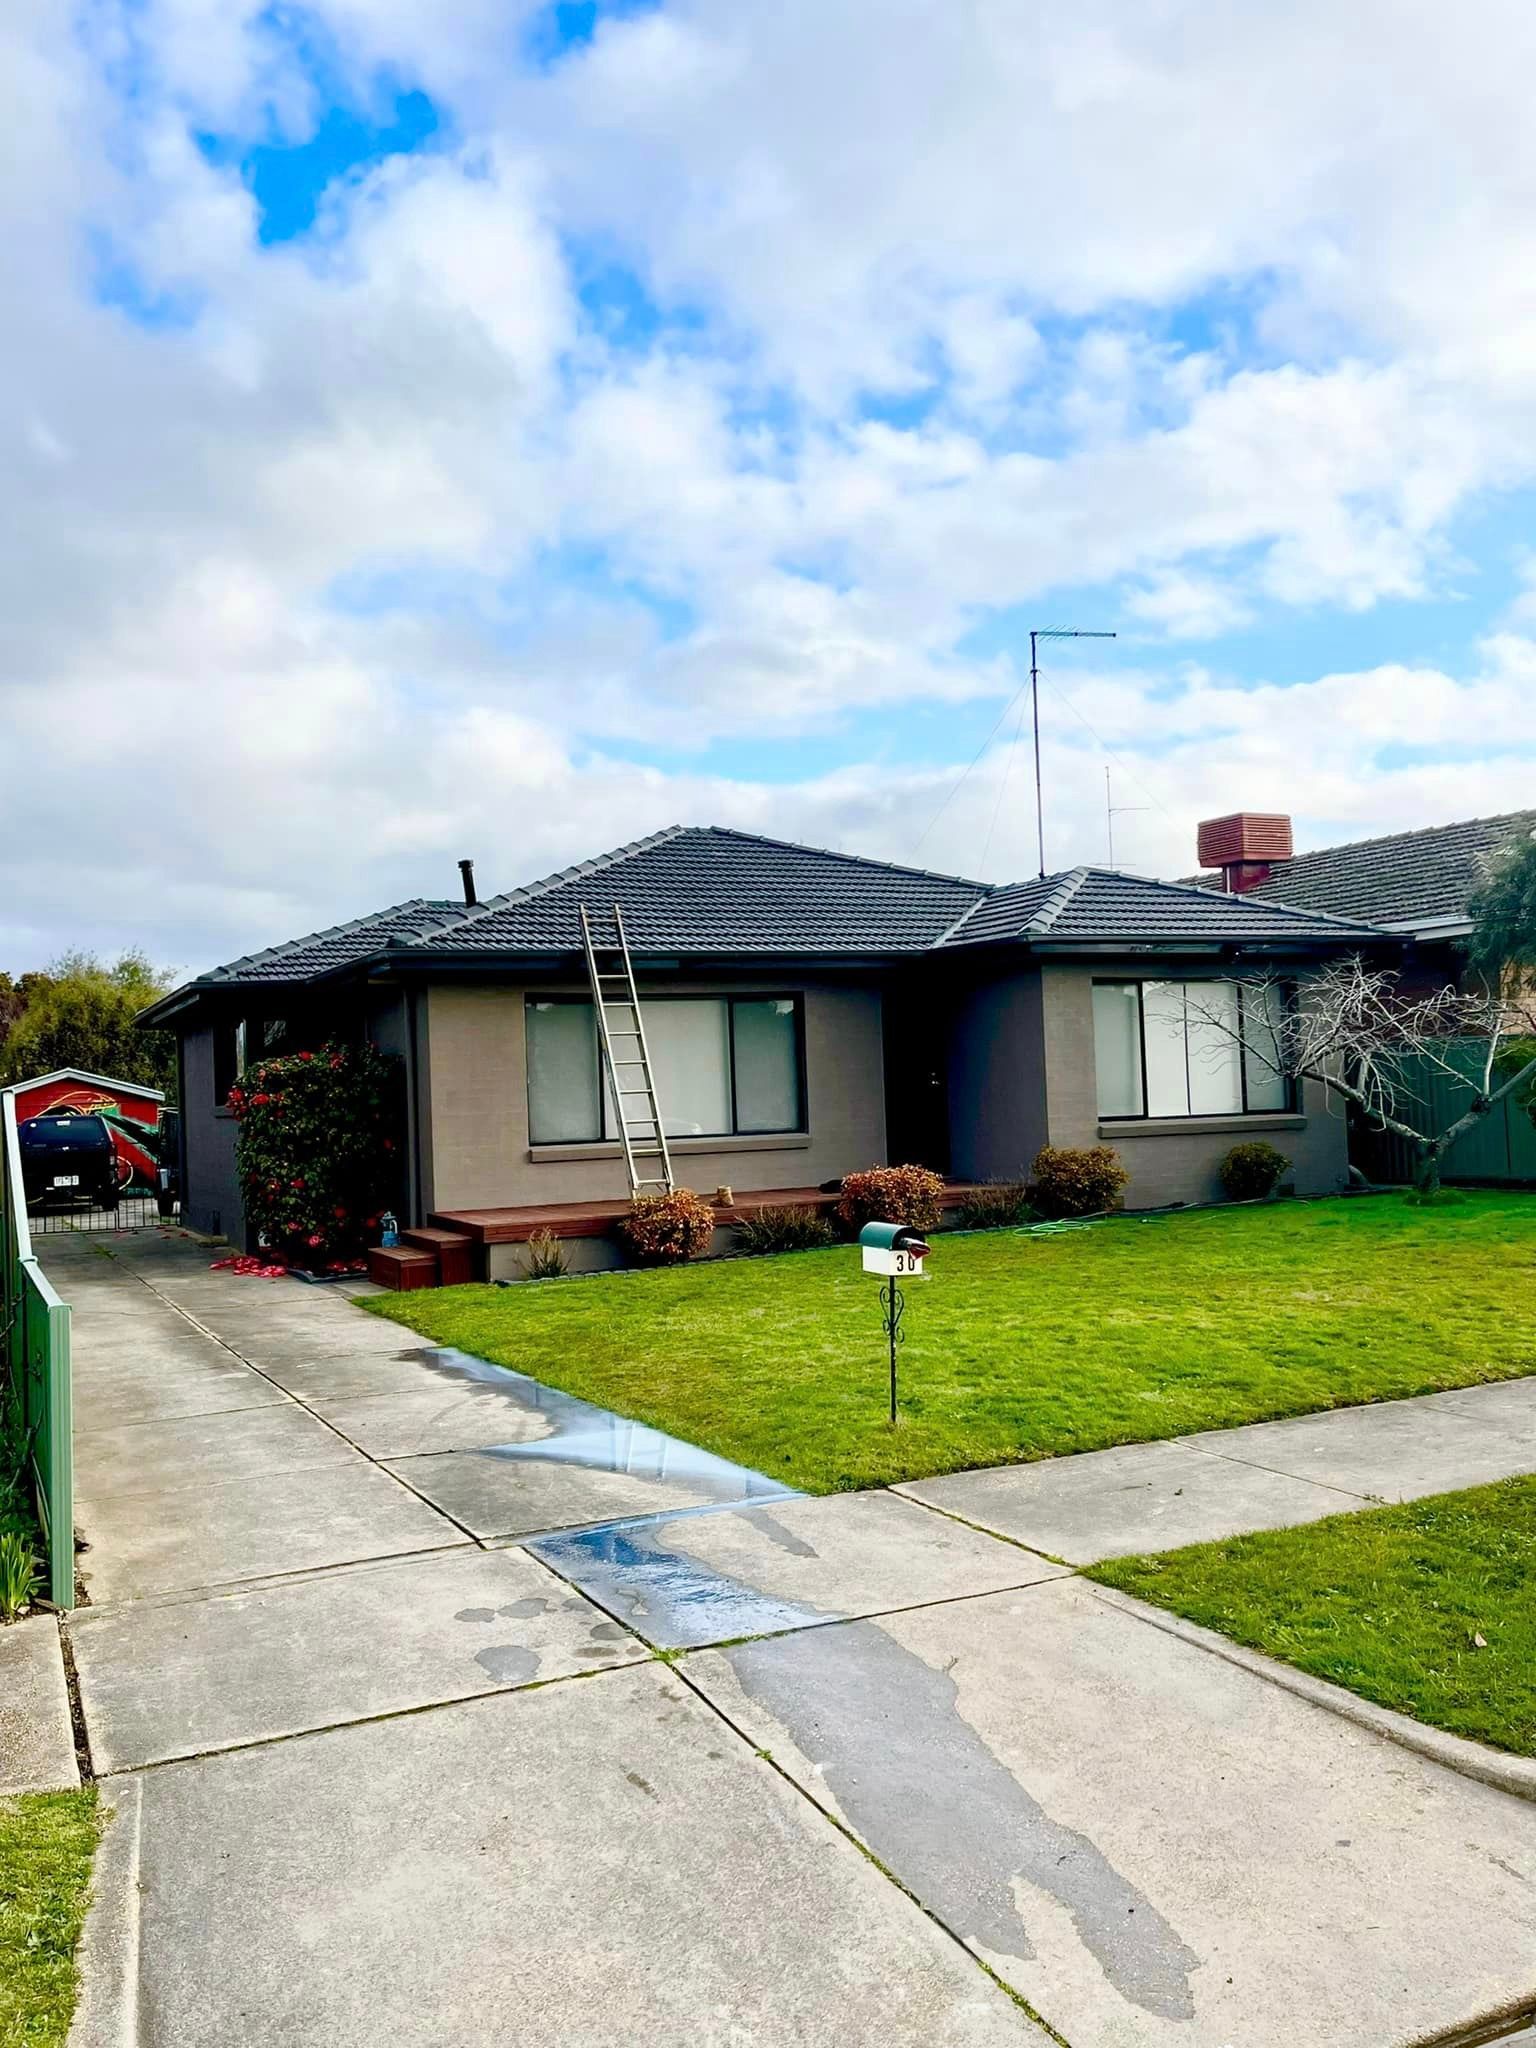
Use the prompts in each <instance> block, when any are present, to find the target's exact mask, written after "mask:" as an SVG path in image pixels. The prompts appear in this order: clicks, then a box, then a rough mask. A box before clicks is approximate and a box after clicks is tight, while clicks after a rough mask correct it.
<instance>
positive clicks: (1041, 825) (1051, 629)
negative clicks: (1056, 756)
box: [1029, 626, 1115, 880]
mask: <svg viewBox="0 0 1536 2048" xmlns="http://www.w3.org/2000/svg"><path fill="white" fill-rule="evenodd" d="M1114 638H1115V635H1114V634H1113V633H1101V632H1093V631H1092V630H1080V629H1079V628H1077V627H1076V626H1032V627H1031V628H1030V634H1029V696H1030V702H1031V704H1032V705H1033V707H1034V715H1035V824H1036V827H1037V829H1038V832H1039V839H1040V875H1041V879H1042V880H1043V879H1044V877H1045V789H1044V785H1043V784H1042V782H1041V779H1040V657H1039V650H1038V648H1037V646H1036V642H1037V641H1040V640H1113V639H1114Z"/></svg>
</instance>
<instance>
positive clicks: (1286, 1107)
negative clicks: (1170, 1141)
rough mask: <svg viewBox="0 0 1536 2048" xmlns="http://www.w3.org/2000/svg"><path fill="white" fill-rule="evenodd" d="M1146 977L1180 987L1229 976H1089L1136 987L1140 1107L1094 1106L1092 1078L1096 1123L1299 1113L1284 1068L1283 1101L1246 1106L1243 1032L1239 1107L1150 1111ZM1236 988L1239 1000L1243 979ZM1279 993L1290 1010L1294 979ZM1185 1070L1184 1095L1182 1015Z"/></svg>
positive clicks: (1100, 982)
mask: <svg viewBox="0 0 1536 2048" xmlns="http://www.w3.org/2000/svg"><path fill="white" fill-rule="evenodd" d="M1149 981H1154V982H1162V983H1164V984H1165V985H1169V984H1176V985H1177V986H1178V987H1179V988H1184V989H1189V988H1200V987H1202V986H1204V987H1212V986H1215V985H1217V984H1219V983H1221V982H1223V981H1227V982H1230V981H1231V977H1230V976H1226V975H1218V974H1198V975H1189V974H1148V975H1134V974H1096V975H1094V977H1093V986H1094V987H1095V988H1101V987H1102V988H1134V989H1135V991H1136V1034H1137V1073H1138V1078H1139V1079H1140V1082H1141V1108H1140V1110H1139V1111H1134V1110H1110V1111H1105V1110H1102V1109H1099V1107H1098V1102H1097V1079H1095V1102H1094V1108H1095V1112H1096V1114H1097V1116H1098V1119H1099V1121H1100V1122H1101V1123H1116V1124H1168V1123H1220V1122H1222V1121H1224V1120H1230V1119H1231V1118H1233V1117H1250V1116H1252V1117H1262V1116H1296V1115H1297V1114H1299V1103H1300V1095H1299V1092H1298V1088H1297V1083H1296V1077H1295V1076H1294V1075H1293V1074H1283V1075H1282V1076H1281V1077H1280V1078H1281V1079H1282V1081H1283V1082H1284V1084H1285V1101H1284V1103H1283V1104H1282V1105H1281V1106H1280V1107H1279V1108H1278V1109H1276V1108H1265V1109H1252V1108H1250V1107H1249V1103H1248V1044H1247V1039H1246V1037H1245V1038H1242V1039H1240V1040H1239V1044H1238V1061H1237V1072H1238V1080H1239V1083H1240V1085H1241V1089H1242V1097H1243V1100H1242V1107H1241V1108H1240V1109H1217V1110H1189V1109H1176V1110H1167V1111H1160V1112H1159V1113H1157V1114H1156V1115H1154V1114H1153V1112H1152V1111H1151V1110H1150V1109H1148V1107H1147V1008H1146V987H1147V983H1148V982H1149ZM1238 988H1239V997H1238V1000H1239V1002H1240V1003H1241V1002H1242V1000H1243V997H1244V995H1245V994H1246V990H1245V989H1244V988H1243V985H1242V984H1241V983H1239V984H1238ZM1280 997H1281V1001H1282V1003H1283V1004H1284V1005H1285V1008H1286V1009H1287V1010H1288V1011H1289V1010H1291V1009H1293V1008H1294V1006H1295V1003H1296V984H1295V982H1293V981H1282V982H1281V983H1280ZM1094 1028H1095V1031H1097V1028H1098V1027H1097V1023H1095V1026H1094ZM1184 1073H1185V1092H1186V1095H1187V1093H1188V1082H1189V1026H1188V1021H1187V1018H1186V1022H1185V1030H1184Z"/></svg>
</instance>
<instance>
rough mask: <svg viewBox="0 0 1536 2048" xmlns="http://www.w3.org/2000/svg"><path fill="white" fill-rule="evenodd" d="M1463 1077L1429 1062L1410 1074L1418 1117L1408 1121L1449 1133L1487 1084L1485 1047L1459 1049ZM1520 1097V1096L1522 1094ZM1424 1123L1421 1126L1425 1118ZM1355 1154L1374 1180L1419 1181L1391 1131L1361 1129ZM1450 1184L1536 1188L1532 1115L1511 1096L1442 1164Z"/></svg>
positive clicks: (1472, 1043)
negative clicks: (1480, 1183) (1484, 1068)
mask: <svg viewBox="0 0 1536 2048" xmlns="http://www.w3.org/2000/svg"><path fill="white" fill-rule="evenodd" d="M1453 1057H1454V1059H1455V1063H1456V1065H1457V1066H1458V1068H1459V1069H1460V1070H1461V1071H1460V1073H1459V1074H1456V1075H1451V1074H1446V1073H1443V1072H1442V1071H1441V1070H1440V1068H1439V1067H1437V1066H1435V1065H1433V1064H1431V1062H1429V1061H1428V1060H1421V1061H1419V1062H1418V1063H1417V1072H1416V1073H1410V1075H1409V1089H1410V1091H1411V1093H1412V1095H1413V1097H1414V1114H1413V1116H1411V1117H1409V1118H1405V1121H1406V1122H1413V1123H1416V1124H1417V1126H1418V1128H1419V1129H1420V1130H1424V1131H1443V1130H1444V1129H1445V1128H1446V1126H1447V1125H1448V1124H1452V1123H1454V1122H1455V1121H1456V1119H1457V1117H1459V1116H1460V1115H1461V1114H1462V1112H1463V1111H1464V1110H1465V1109H1466V1108H1467V1106H1468V1104H1469V1103H1470V1102H1471V1101H1472V1099H1473V1097H1474V1096H1475V1095H1476V1093H1477V1090H1478V1087H1479V1085H1480V1083H1481V1081H1482V1075H1483V1058H1484V1048H1483V1047H1482V1046H1481V1045H1479V1044H1478V1043H1477V1041H1476V1040H1473V1039H1469V1040H1467V1042H1466V1043H1465V1044H1464V1045H1459V1046H1457V1047H1456V1048H1455V1050H1454V1054H1453ZM1516 1092H1517V1093H1518V1092H1519V1091H1516ZM1421 1118H1422V1119H1423V1121H1420V1119H1421ZM1351 1150H1352V1153H1353V1156H1354V1159H1355V1163H1356V1165H1357V1166H1358V1167H1359V1168H1360V1170H1361V1172H1362V1173H1364V1174H1365V1175H1366V1176H1367V1178H1368V1179H1371V1180H1376V1181H1408V1180H1412V1178H1413V1149H1412V1147H1411V1146H1409V1145H1407V1144H1406V1143H1405V1142H1404V1141H1403V1140H1402V1139H1401V1138H1394V1137H1393V1136H1392V1134H1391V1133H1390V1132H1389V1131H1364V1130H1357V1131H1356V1132H1355V1133H1354V1138H1353V1142H1352V1146H1351ZM1440 1173H1441V1178H1442V1179H1443V1180H1445V1181H1462V1182H1482V1183H1484V1184H1485V1185H1492V1186H1495V1187H1536V1123H1533V1122H1532V1121H1531V1116H1530V1112H1529V1110H1527V1109H1526V1108H1525V1107H1524V1105H1523V1104H1522V1103H1520V1102H1517V1101H1516V1100H1514V1099H1513V1098H1512V1097H1509V1096H1506V1097H1505V1099H1504V1101H1502V1102H1501V1103H1500V1104H1499V1105H1498V1107H1497V1108H1496V1109H1495V1110H1493V1111H1491V1112H1490V1114H1489V1115H1487V1116H1485V1117H1484V1118H1483V1119H1482V1121H1481V1122H1480V1123H1476V1124H1474V1125H1473V1126H1472V1128H1471V1130H1470V1131H1468V1132H1467V1133H1466V1135H1465V1136H1464V1137H1461V1138H1458V1139H1457V1141H1456V1143H1455V1144H1454V1145H1453V1146H1452V1147H1451V1149H1450V1151H1449V1152H1447V1153H1446V1155H1445V1158H1444V1159H1443V1161H1442V1162H1441V1168H1440Z"/></svg>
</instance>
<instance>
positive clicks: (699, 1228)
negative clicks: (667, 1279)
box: [619, 1188, 715, 1266]
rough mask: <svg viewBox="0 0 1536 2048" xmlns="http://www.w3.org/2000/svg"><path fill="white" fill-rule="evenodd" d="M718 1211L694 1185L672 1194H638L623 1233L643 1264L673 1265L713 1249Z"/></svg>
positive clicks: (631, 1252) (674, 1190)
mask: <svg viewBox="0 0 1536 2048" xmlns="http://www.w3.org/2000/svg"><path fill="white" fill-rule="evenodd" d="M714 1234H715V1212H714V1210H713V1209H712V1208H711V1207H710V1206H709V1204H708V1202H706V1201H705V1199H704V1197H703V1196H702V1195H696V1194H695V1193H694V1192H693V1189H692V1188H674V1189H673V1190H672V1192H671V1194H670V1195H636V1196H635V1198H634V1201H633V1202H632V1203H631V1204H630V1209H629V1214H628V1215H627V1216H626V1217H625V1218H624V1219H623V1220H622V1222H621V1223H620V1224H619V1235H620V1236H621V1237H622V1238H623V1240H624V1242H625V1244H626V1245H627V1246H628V1247H629V1251H630V1255H631V1257H633V1258H634V1259H636V1260H637V1261H638V1262H639V1263H640V1264H641V1265H642V1266H670V1265H676V1264H680V1263H681V1261H682V1260H684V1259H696V1258H697V1257H698V1256H699V1254H700V1252H707V1251H708V1250H709V1241H710V1239H711V1238H712V1237H713V1236H714Z"/></svg>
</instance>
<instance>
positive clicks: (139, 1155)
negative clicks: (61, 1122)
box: [7, 1067, 165, 1194]
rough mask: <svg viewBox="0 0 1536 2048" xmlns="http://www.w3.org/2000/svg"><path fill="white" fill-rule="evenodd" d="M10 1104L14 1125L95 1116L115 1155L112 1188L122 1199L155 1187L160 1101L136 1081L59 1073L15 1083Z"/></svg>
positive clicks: (70, 1071) (74, 1070) (160, 1095)
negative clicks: (13, 1107)
mask: <svg viewBox="0 0 1536 2048" xmlns="http://www.w3.org/2000/svg"><path fill="white" fill-rule="evenodd" d="M7 1093H9V1094H11V1095H14V1097H15V1098H16V1121H17V1122H18V1123H24V1122H25V1121H26V1119H27V1118H28V1117H31V1116H99V1117H104V1118H105V1119H106V1124H107V1129H108V1130H109V1131H110V1132H111V1134H112V1144H113V1148H114V1150H115V1151H116V1153H117V1184H118V1188H119V1190H120V1191H121V1192H122V1193H124V1194H132V1193H134V1192H135V1191H141V1192H149V1191H152V1190H153V1189H154V1187H155V1186H156V1184H157V1175H158V1171H159V1164H160V1152H159V1142H160V1139H159V1134H160V1118H161V1113H162V1111H163V1110H164V1107H165V1096H164V1094H163V1093H162V1092H161V1090H160V1089H158V1088H149V1087H146V1086H144V1084H143V1083H142V1082H139V1081H114V1080H112V1079H111V1078H110V1076H108V1075H106V1074H88V1073H86V1072H85V1071H84V1070H83V1069H82V1068H80V1067H60V1068H59V1069H58V1070H57V1071H56V1072H55V1073H52V1074H38V1075H37V1076H36V1077H35V1078H34V1079H32V1080H30V1081H17V1082H16V1083H14V1085H13V1086H12V1087H11V1088H10V1089H8V1090H7Z"/></svg>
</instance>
